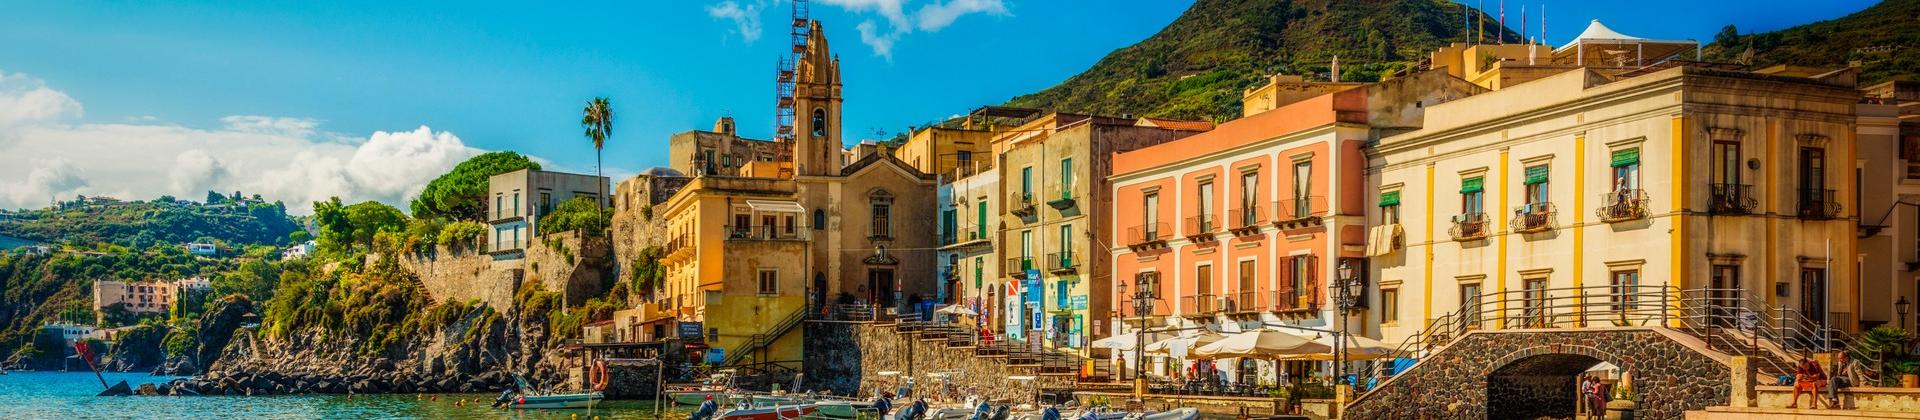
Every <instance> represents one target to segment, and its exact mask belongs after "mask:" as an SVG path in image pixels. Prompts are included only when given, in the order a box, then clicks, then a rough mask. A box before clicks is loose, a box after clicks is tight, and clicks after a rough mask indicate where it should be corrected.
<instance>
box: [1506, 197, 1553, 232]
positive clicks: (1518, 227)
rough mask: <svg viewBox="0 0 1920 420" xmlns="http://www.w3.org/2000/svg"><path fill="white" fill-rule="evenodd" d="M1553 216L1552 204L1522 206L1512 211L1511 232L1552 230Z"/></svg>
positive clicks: (1541, 203)
mask: <svg viewBox="0 0 1920 420" xmlns="http://www.w3.org/2000/svg"><path fill="white" fill-rule="evenodd" d="M1555 214H1556V212H1555V210H1554V208H1553V203H1550V202H1539V203H1527V204H1523V205H1521V206H1520V208H1516V209H1513V231H1515V232H1520V233H1533V232H1545V231H1547V230H1550V229H1553V217H1554V215H1555Z"/></svg>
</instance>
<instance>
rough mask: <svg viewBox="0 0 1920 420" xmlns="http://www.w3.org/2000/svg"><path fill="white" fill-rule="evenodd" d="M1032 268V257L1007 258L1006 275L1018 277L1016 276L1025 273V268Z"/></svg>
mask: <svg viewBox="0 0 1920 420" xmlns="http://www.w3.org/2000/svg"><path fill="white" fill-rule="evenodd" d="M1032 269H1033V259H1032V258H1028V257H1011V258H1007V274H1008V275H1011V276H1015V277H1018V276H1022V275H1025V274H1026V273H1027V270H1032Z"/></svg>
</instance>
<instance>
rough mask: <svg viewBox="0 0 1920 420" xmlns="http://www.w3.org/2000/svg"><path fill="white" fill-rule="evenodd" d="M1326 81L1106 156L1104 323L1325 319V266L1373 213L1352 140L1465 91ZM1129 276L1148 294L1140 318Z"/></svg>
mask: <svg viewBox="0 0 1920 420" xmlns="http://www.w3.org/2000/svg"><path fill="white" fill-rule="evenodd" d="M1337 89H1339V90H1338V91H1336V92H1333V93H1327V94H1323V95H1319V96H1313V97H1307V98H1303V99H1299V100H1297V101H1295V102H1292V103H1285V104H1281V105H1280V106H1278V107H1277V108H1275V109H1272V110H1270V111H1264V112H1260V113H1258V114H1254V115H1251V116H1247V117H1244V118H1241V119H1238V120H1234V121H1231V122H1227V123H1225V124H1221V125H1220V126H1219V127H1218V128H1216V129H1214V130H1213V131H1210V132H1206V133H1202V134H1197V135H1194V136H1191V137H1187V138H1185V139H1181V140H1177V141H1173V142H1168V143H1165V144H1161V145H1156V146H1152V147H1147V148H1142V149H1139V150H1135V151H1131V152H1123V153H1117V154H1114V156H1113V174H1114V175H1113V176H1112V177H1111V178H1110V180H1111V181H1112V185H1113V186H1112V189H1113V194H1114V204H1115V205H1114V206H1113V207H1112V209H1111V210H1110V211H1112V212H1113V220H1114V221H1115V222H1114V226H1115V231H1114V232H1113V236H1112V237H1113V238H1115V243H1114V244H1112V247H1110V248H1109V249H1111V250H1112V253H1113V264H1112V266H1111V267H1112V270H1113V272H1112V276H1113V277H1112V278H1113V279H1114V282H1113V284H1114V288H1113V291H1112V293H1113V295H1112V298H1113V299H1114V300H1113V301H1114V302H1117V303H1118V304H1116V305H1115V313H1114V315H1115V320H1114V322H1115V325H1122V324H1123V322H1122V321H1124V325H1126V327H1127V328H1129V329H1130V328H1137V327H1138V326H1139V325H1140V322H1141V321H1142V320H1145V321H1147V322H1148V323H1149V324H1151V325H1156V326H1158V325H1170V326H1176V327H1197V326H1207V327H1210V328H1211V329H1213V330H1216V331H1229V332H1231V331H1239V330H1241V329H1243V328H1257V327H1258V324H1261V323H1284V324H1291V325H1300V326H1306V327H1315V328H1325V329H1337V328H1338V327H1337V326H1336V325H1335V324H1336V323H1337V322H1338V312H1337V311H1336V310H1335V309H1334V308H1333V306H1334V300H1333V299H1332V293H1329V291H1330V290H1332V289H1331V282H1332V280H1333V277H1335V275H1334V274H1333V273H1335V272H1336V267H1338V266H1339V264H1340V262H1341V261H1342V260H1343V259H1344V260H1347V261H1350V262H1351V263H1353V264H1355V267H1356V268H1359V267H1363V264H1365V261H1366V258H1365V257H1366V256H1367V254H1368V252H1369V247H1368V246H1367V243H1368V236H1369V232H1368V231H1367V227H1368V226H1370V225H1373V224H1374V223H1372V222H1374V221H1369V220H1366V214H1367V213H1366V207H1365V206H1367V205H1368V204H1369V203H1365V202H1363V201H1364V199H1363V197H1366V196H1367V194H1365V182H1366V173H1365V171H1366V157H1365V155H1364V153H1365V152H1364V151H1363V150H1364V149H1363V147H1364V146H1365V145H1366V144H1368V143H1369V142H1370V141H1373V140H1374V139H1377V138H1379V136H1381V135H1382V133H1389V134H1390V133H1393V132H1397V131H1396V130H1407V129H1412V128H1417V127H1418V125H1419V121H1420V116H1421V108H1422V107H1424V106H1425V105H1431V104H1435V103H1439V102H1444V101H1446V100H1449V99H1453V98H1458V97H1464V96H1467V95H1470V94H1472V93H1475V92H1478V91H1479V88H1478V87H1475V86H1473V85H1471V84H1470V83H1467V82H1465V81H1462V80H1459V79H1455V78H1452V77H1449V76H1447V75H1446V74H1445V73H1443V72H1425V73H1420V74H1415V75H1412V76H1408V77H1404V78H1401V79H1396V80H1395V81H1392V82H1387V83H1381V84H1373V85H1365V86H1342V87H1338V88H1337ZM1360 271H1361V272H1365V271H1364V270H1360ZM1143 281H1144V282H1145V283H1146V284H1148V285H1149V286H1147V287H1149V288H1150V289H1152V290H1153V292H1154V295H1155V296H1156V298H1155V299H1153V300H1152V301H1153V310H1152V312H1151V314H1150V315H1152V316H1150V317H1145V318H1140V317H1138V314H1137V313H1136V311H1137V310H1136V309H1135V304H1134V295H1135V292H1136V286H1135V285H1136V284H1139V283H1141V282H1143ZM1372 288H1373V287H1372V286H1371V285H1369V288H1368V289H1372ZM1365 313H1366V312H1365V311H1354V312H1351V313H1350V314H1349V315H1350V318H1351V319H1350V321H1349V323H1348V324H1347V325H1348V326H1350V327H1352V328H1351V330H1352V331H1355V332H1360V333H1363V334H1367V335H1376V334H1377V331H1371V332H1363V331H1365V330H1366V329H1367V328H1366V327H1365V326H1366V325H1370V324H1369V323H1368V322H1367V321H1366V320H1364V319H1363V318H1364V316H1365ZM1229 370H1239V369H1231V368H1229ZM1239 371H1241V372H1246V371H1245V370H1239Z"/></svg>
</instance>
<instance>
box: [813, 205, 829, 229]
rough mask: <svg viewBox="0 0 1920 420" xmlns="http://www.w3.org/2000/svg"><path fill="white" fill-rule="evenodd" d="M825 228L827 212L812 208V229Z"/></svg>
mask: <svg viewBox="0 0 1920 420" xmlns="http://www.w3.org/2000/svg"><path fill="white" fill-rule="evenodd" d="M826 228H827V212H826V211H823V210H820V209H813V229H814V230H820V229H826Z"/></svg>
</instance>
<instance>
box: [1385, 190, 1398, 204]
mask: <svg viewBox="0 0 1920 420" xmlns="http://www.w3.org/2000/svg"><path fill="white" fill-rule="evenodd" d="M1398 205H1400V192H1399V191H1389V192H1385V193H1381V194H1380V207H1386V206H1398Z"/></svg>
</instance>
